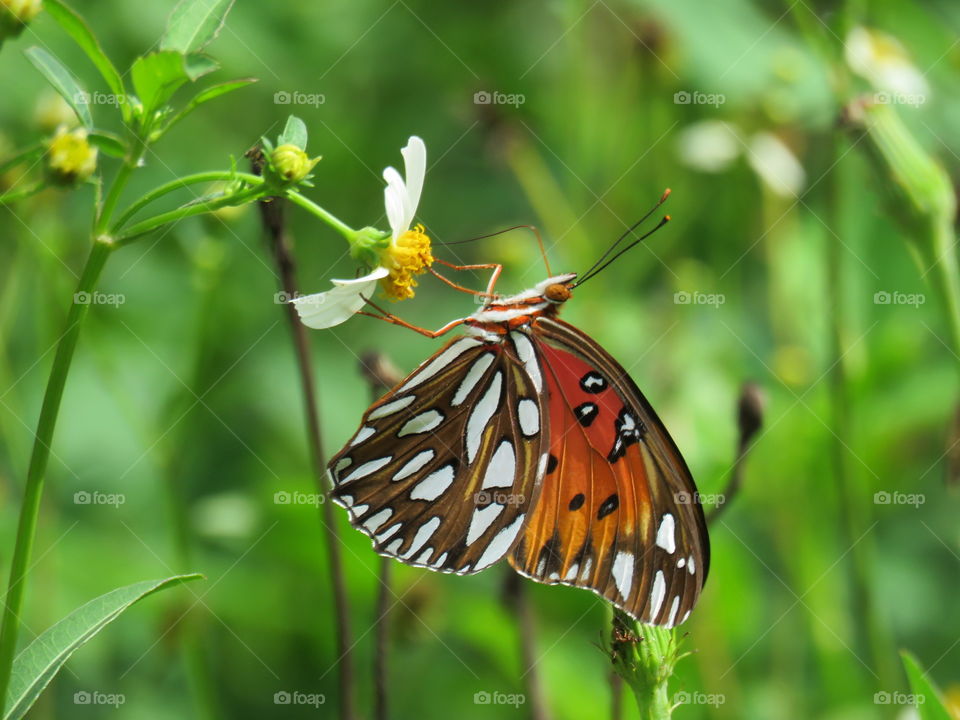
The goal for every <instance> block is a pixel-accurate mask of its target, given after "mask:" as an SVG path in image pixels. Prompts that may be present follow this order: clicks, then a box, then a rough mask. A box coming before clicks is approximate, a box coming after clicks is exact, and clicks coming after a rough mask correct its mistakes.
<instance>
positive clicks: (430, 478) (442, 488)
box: [410, 465, 454, 500]
mask: <svg viewBox="0 0 960 720" xmlns="http://www.w3.org/2000/svg"><path fill="white" fill-rule="evenodd" d="M453 475H454V472H453V466H452V465H444V466H443V467H442V468H440V469H439V470H434V471H433V472H432V473H430V474H429V475H427V476H426V477H425V478H424V479H423V480H421V481H420V482H418V483H417V484H416V485H415V486H414V487H413V490H411V491H410V499H411V500H436V499H437V498H438V497H440V496H441V495H443V493H444V492H446V490H447V488H448V487H450V486H451V485H452V484H453Z"/></svg>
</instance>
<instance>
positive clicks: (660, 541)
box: [657, 513, 677, 555]
mask: <svg viewBox="0 0 960 720" xmlns="http://www.w3.org/2000/svg"><path fill="white" fill-rule="evenodd" d="M674 529H675V528H674V522H673V515H671V514H670V513H665V514H664V516H663V519H662V520H660V528H659V529H658V530H657V546H658V547H662V548H663V549H664V550H666V551H667V552H668V553H670V554H671V555H672V554H673V552H674V551H675V550H676V549H677V543H676V539H675V537H674Z"/></svg>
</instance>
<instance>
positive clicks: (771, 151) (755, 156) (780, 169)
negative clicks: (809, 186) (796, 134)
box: [747, 132, 807, 198]
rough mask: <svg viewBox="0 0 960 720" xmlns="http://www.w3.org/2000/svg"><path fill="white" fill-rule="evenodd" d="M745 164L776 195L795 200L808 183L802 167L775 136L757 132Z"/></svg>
mask: <svg viewBox="0 0 960 720" xmlns="http://www.w3.org/2000/svg"><path fill="white" fill-rule="evenodd" d="M747 162H749V163H750V167H752V168H753V170H754V172H755V173H757V175H759V176H760V179H761V180H763V182H764V183H766V185H767V187H768V188H770V189H771V190H772V191H773V192H775V193H776V194H777V195H780V196H782V197H786V198H796V197H797V196H798V195H799V194H800V191H801V190H803V186H804V185H805V184H806V181H807V174H806V173H805V172H804V170H803V165H801V164H800V161H799V160H797V157H796V156H795V155H794V154H793V152H792V151H791V150H790V148H789V147H787V145H786V144H785V143H784V142H783V141H782V140H781V139H780V138H778V137H777V136H776V135H774V134H772V133H768V132H759V133H757V134H756V135H754V136H753V137H752V138H751V139H750V145H749V151H748V152H747Z"/></svg>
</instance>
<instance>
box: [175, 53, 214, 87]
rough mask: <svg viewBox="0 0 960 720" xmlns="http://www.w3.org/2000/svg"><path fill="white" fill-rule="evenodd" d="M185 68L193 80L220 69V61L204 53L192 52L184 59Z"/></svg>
mask: <svg viewBox="0 0 960 720" xmlns="http://www.w3.org/2000/svg"><path fill="white" fill-rule="evenodd" d="M183 63H184V68H185V69H186V72H187V75H188V76H189V77H190V80H191V81H194V80H199V79H200V78H202V77H203V76H204V75H207V74H209V73H212V72H213V71H214V70H219V69H220V63H218V62H217V61H216V60H214V59H213V58H212V57H210V56H209V55H205V54H204V53H192V54H190V55H187V56H185V57H184V59H183Z"/></svg>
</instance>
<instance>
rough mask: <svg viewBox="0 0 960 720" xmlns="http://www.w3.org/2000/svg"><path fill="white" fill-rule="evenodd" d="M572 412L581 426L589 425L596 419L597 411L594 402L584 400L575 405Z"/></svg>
mask: <svg viewBox="0 0 960 720" xmlns="http://www.w3.org/2000/svg"><path fill="white" fill-rule="evenodd" d="M573 414H574V415H576V416H577V422H578V423H580V424H581V425H582V426H583V427H590V425H591V424H592V423H593V421H594V420H596V419H597V415H598V414H599V412H598V408H597V404H596V403H592V402H585V403H583V404H582V405H577V407H575V408H574V409H573Z"/></svg>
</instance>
